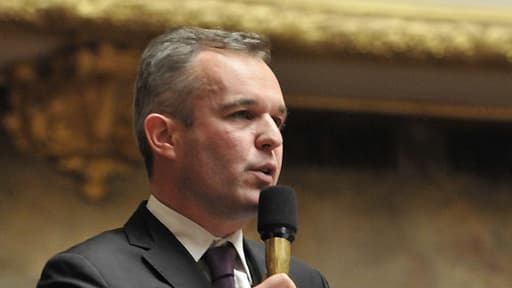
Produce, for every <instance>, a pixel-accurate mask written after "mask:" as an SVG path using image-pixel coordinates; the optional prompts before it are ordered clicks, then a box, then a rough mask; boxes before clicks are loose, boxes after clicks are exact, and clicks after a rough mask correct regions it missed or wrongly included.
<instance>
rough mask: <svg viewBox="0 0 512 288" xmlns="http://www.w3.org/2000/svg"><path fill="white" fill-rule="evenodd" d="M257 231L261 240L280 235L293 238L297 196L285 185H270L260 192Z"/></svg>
mask: <svg viewBox="0 0 512 288" xmlns="http://www.w3.org/2000/svg"><path fill="white" fill-rule="evenodd" d="M258 232H259V233H260V236H261V239H262V240H267V239H268V238H271V237H282V238H286V239H288V240H289V241H293V240H294V239H295V233H296V232H297V197H296V196H295V191H293V189H292V188H290V187H287V186H282V185H279V186H270V187H267V188H265V189H263V190H262V191H261V193H260V199H259V204H258Z"/></svg>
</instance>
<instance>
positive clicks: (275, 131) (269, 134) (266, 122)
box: [256, 114, 283, 151]
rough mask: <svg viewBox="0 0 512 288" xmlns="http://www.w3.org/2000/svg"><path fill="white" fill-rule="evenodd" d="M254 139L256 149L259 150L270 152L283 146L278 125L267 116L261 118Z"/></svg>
mask: <svg viewBox="0 0 512 288" xmlns="http://www.w3.org/2000/svg"><path fill="white" fill-rule="evenodd" d="M258 129H259V131H258V135H257V137H256V147H257V148H258V149H261V150H267V151H272V150H274V149H275V148H277V147H279V146H281V145H283V136H282V134H281V130H280V129H279V127H278V125H277V124H276V122H275V121H274V119H272V117H271V116H270V115H268V114H266V115H264V117H262V119H261V121H260V123H259V127H258Z"/></svg>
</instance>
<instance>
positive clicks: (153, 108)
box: [134, 27, 270, 177]
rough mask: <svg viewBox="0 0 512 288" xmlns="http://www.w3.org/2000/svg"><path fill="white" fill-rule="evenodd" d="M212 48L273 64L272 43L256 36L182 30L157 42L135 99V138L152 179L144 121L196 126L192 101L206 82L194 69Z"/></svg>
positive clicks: (146, 56) (141, 67) (140, 72)
mask: <svg viewBox="0 0 512 288" xmlns="http://www.w3.org/2000/svg"><path fill="white" fill-rule="evenodd" d="M211 48H215V49H221V50H226V51H239V52H241V53H247V54H248V55H252V56H254V57H257V58H260V59H262V60H264V61H265V62H267V63H269V62H270V46H269V43H268V41H267V40H266V39H265V38H264V37H261V36H260V35H258V34H255V33H247V32H227V31H222V30H214V29H203V28H197V27H178V28H175V29H172V30H169V31H167V32H166V33H164V34H162V35H160V36H158V37H157V38H155V39H153V40H152V41H151V42H150V43H149V45H148V46H147V48H146V50H145V51H144V53H143V55H142V58H141V61H140V64H139V70H138V75H137V81H136V86H135V99H134V124H135V135H136V139H137V144H138V146H139V150H140V152H141V154H142V156H143V158H144V163H145V165H146V170H147V173H148V175H149V177H151V175H152V168H153V167H152V166H153V155H152V151H151V148H150V147H149V145H148V142H147V139H146V135H145V132H144V120H145V118H146V116H147V115H149V114H150V113H166V114H168V115H171V116H173V117H175V118H176V119H178V120H180V121H182V122H183V123H184V124H185V125H187V126H190V125H192V123H193V121H194V109H193V107H192V104H191V101H192V98H193V97H194V96H196V94H197V93H198V92H199V90H200V89H201V85H202V79H200V77H198V75H197V73H196V72H197V71H194V69H192V67H191V66H192V62H193V60H194V59H195V57H196V56H197V55H198V54H199V52H201V51H204V50H206V49H211Z"/></svg>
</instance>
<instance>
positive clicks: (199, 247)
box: [147, 195, 251, 277]
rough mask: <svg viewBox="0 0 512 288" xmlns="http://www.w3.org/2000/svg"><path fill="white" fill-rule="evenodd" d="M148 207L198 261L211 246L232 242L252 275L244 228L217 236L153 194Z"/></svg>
mask: <svg viewBox="0 0 512 288" xmlns="http://www.w3.org/2000/svg"><path fill="white" fill-rule="evenodd" d="M147 208H148V210H149V211H150V212H151V213H152V214H153V215H154V216H155V217H156V218H157V219H158V220H159V221H160V222H161V223H162V224H163V225H164V226H165V227H167V229H169V231H171V232H172V233H173V234H174V236H176V238H177V239H178V241H180V242H181V244H182V245H183V246H185V248H186V249H187V251H188V252H189V253H190V255H192V257H193V258H194V260H195V261H196V262H198V261H199V260H200V259H201V257H202V256H203V254H204V253H205V252H206V250H208V248H210V247H211V246H219V245H222V244H224V243H226V242H231V243H232V244H233V246H234V247H235V250H236V252H237V253H238V256H239V258H240V260H241V262H242V266H243V269H244V270H245V273H246V274H247V275H248V276H249V277H250V275H251V274H250V272H249V267H248V266H247V261H246V260H245V253H244V245H243V232H242V230H238V231H236V232H234V233H233V234H231V235H229V236H227V237H225V238H220V237H216V236H214V235H212V234H211V233H210V232H208V231H206V230H205V229H204V228H203V227H201V226H200V225H199V224H197V223H195V222H194V221H192V220H190V219H189V218H187V217H185V216H184V215H182V214H180V213H178V212H177V211H175V210H173V209H171V208H169V207H167V206H166V205H165V204H163V203H162V202H160V201H159V200H158V199H157V198H156V197H154V196H153V195H150V196H149V199H148V203H147Z"/></svg>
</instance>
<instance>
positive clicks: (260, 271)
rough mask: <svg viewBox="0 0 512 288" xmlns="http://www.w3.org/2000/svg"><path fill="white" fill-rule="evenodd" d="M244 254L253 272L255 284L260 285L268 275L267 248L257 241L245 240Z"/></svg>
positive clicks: (252, 276)
mask: <svg viewBox="0 0 512 288" xmlns="http://www.w3.org/2000/svg"><path fill="white" fill-rule="evenodd" d="M244 253H245V258H246V260H247V266H249V270H250V272H251V278H252V281H253V284H259V283H261V281H262V280H263V278H264V277H265V275H266V274H267V268H266V266H265V246H264V245H263V244H262V243H260V242H256V241H252V240H247V239H244Z"/></svg>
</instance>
